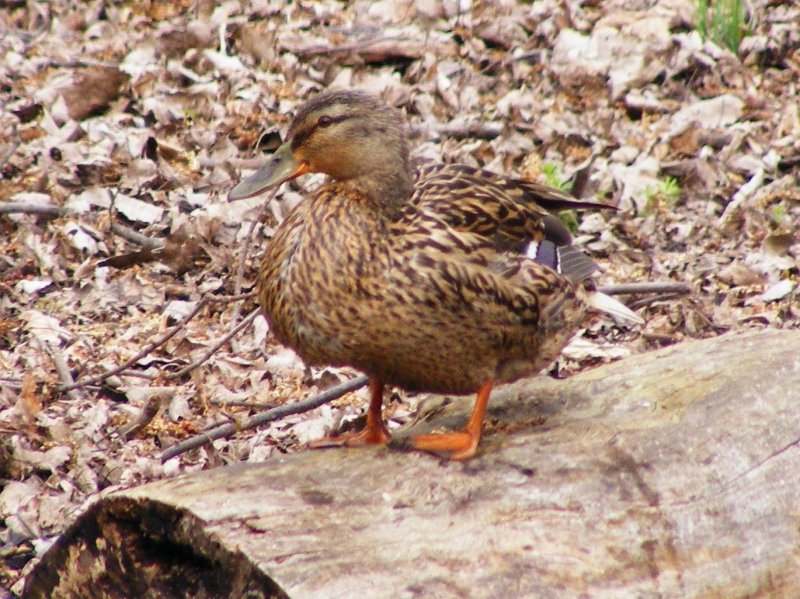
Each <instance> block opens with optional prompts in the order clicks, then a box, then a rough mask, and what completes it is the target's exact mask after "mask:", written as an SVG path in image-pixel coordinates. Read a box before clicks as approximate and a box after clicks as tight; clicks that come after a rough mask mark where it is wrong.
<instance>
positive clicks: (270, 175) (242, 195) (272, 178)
mask: <svg viewBox="0 0 800 599" xmlns="http://www.w3.org/2000/svg"><path fill="white" fill-rule="evenodd" d="M307 172H308V163H307V162H302V161H298V160H297V159H296V158H295V157H294V155H293V154H292V148H291V146H290V145H289V144H288V143H285V144H283V145H282V146H281V147H280V148H278V149H277V150H275V153H274V154H273V155H272V157H271V158H270V159H269V161H267V164H265V165H264V166H263V167H261V168H260V169H259V170H258V171H256V172H255V173H254V174H252V175H250V176H249V177H247V179H245V180H244V181H242V182H240V183H239V184H238V185H237V186H236V187H234V188H233V189H231V190H230V192H228V200H229V201H234V200H244V199H247V198H252V197H253V196H254V195H258V194H259V193H261V192H263V191H266V190H268V189H271V188H272V187H277V186H278V185H280V184H281V183H285V182H286V181H289V180H290V179H294V178H295V177H299V176H300V175H302V174H303V173H307Z"/></svg>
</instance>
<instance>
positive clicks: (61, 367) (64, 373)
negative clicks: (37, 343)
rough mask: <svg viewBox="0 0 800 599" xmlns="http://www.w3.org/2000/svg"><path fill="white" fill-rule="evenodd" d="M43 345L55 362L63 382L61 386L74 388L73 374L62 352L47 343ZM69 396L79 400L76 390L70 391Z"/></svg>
mask: <svg viewBox="0 0 800 599" xmlns="http://www.w3.org/2000/svg"><path fill="white" fill-rule="evenodd" d="M42 345H44V349H45V351H46V352H47V353H48V354H50V358H51V359H52V360H53V364H54V365H55V367H56V372H57V373H58V378H59V380H60V381H61V384H62V385H65V386H67V387H69V386H74V384H75V383H74V381H73V379H72V373H70V371H69V366H67V361H66V360H65V359H64V356H63V354H62V353H61V351H60V350H59V349H58V348H57V347H55V346H54V345H52V344H50V343H47V342H44V343H43V344H42ZM68 394H69V396H70V397H71V398H73V399H78V397H79V395H78V393H77V392H76V390H75V389H74V388H73V389H70V390H69V392H68Z"/></svg>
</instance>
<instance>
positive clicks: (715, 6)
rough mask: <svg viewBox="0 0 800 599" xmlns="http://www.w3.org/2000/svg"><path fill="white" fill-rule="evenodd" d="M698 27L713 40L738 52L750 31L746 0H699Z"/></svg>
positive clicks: (701, 33)
mask: <svg viewBox="0 0 800 599" xmlns="http://www.w3.org/2000/svg"><path fill="white" fill-rule="evenodd" d="M697 29H698V31H699V32H700V35H702V36H703V39H704V40H705V39H708V38H711V40H712V41H713V42H714V43H716V44H718V45H720V46H724V47H725V48H728V49H729V50H730V51H731V52H733V53H734V54H736V52H737V51H738V50H739V44H740V43H741V42H742V38H743V37H744V36H745V35H747V33H748V30H749V28H748V26H747V22H746V21H745V4H744V0H697Z"/></svg>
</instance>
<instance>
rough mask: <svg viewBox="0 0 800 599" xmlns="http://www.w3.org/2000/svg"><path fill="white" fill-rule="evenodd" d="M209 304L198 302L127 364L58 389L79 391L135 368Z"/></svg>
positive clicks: (206, 301) (206, 300) (205, 300)
mask: <svg viewBox="0 0 800 599" xmlns="http://www.w3.org/2000/svg"><path fill="white" fill-rule="evenodd" d="M207 303H208V299H207V298H206V297H204V298H203V299H201V300H200V301H199V302H197V305H196V306H195V307H194V308H193V309H192V311H191V312H189V313H188V314H187V315H186V316H184V317H183V318H182V319H181V320H180V322H178V324H176V325H175V326H174V327H172V329H170V330H169V331H167V332H166V333H164V334H163V335H162V336H161V337H159V338H157V339H156V340H155V341H151V342H150V343H148V344H147V345H146V346H145V347H144V348H143V349H141V350H140V351H139V353H137V354H136V355H135V356H133V357H132V358H131V359H129V360H126V361H125V362H123V363H122V364H120V365H119V366H117V367H115V368H112V369H111V370H106V371H105V372H101V373H100V374H96V375H94V376H90V377H88V378H84V379H81V380H79V381H76V382H74V383H72V384H71V385H65V386H60V387H58V390H59V391H61V392H62V393H64V392H67V391H71V390H72V389H79V388H81V387H85V386H86V385H92V384H94V383H99V382H100V381H104V380H105V379H107V378H108V377H110V376H114V375H115V374H119V373H120V372H122V371H123V370H125V369H126V368H129V367H130V366H133V365H134V364H136V363H137V362H138V361H139V360H141V359H142V358H144V357H145V356H146V355H147V354H149V353H150V352H151V351H153V350H154V349H156V348H157V347H159V346H161V345H164V344H165V343H166V342H167V341H169V340H170V339H172V337H174V336H175V335H176V334H177V333H178V331H180V330H181V328H182V327H183V326H185V325H186V323H188V322H189V321H190V320H191V319H192V318H194V317H195V316H196V315H197V313H198V312H200V310H202V309H203V307H204V306H205V305H206V304H207Z"/></svg>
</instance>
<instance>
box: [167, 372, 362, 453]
mask: <svg viewBox="0 0 800 599" xmlns="http://www.w3.org/2000/svg"><path fill="white" fill-rule="evenodd" d="M368 380H369V378H368V377H366V376H359V377H356V378H354V379H351V380H349V381H345V382H344V383H341V384H339V385H336V386H335V387H331V388H330V389H327V390H326V391H323V392H322V393H320V394H318V395H315V396H314V397H310V398H308V399H304V400H302V401H296V402H293V403H290V404H286V405H283V406H280V407H277V408H273V409H271V410H267V411H266V412H262V413H261V414H256V415H255V416H253V417H252V418H248V419H247V420H245V421H244V423H242V424H235V423H230V422H228V423H225V424H221V425H219V426H216V427H214V428H212V429H211V430H209V431H206V432H204V433H202V434H200V435H195V436H194V437H190V438H189V439H186V441H182V442H180V443H178V444H177V445H173V446H172V447H170V448H168V449H166V450H165V451H164V452H163V453H162V454H161V461H162V462H166V461H167V460H169V459H170V458H174V457H175V456H177V455H180V454H182V453H184V452H186V451H189V450H191V449H196V448H198V447H201V446H203V445H205V444H206V443H211V442H212V441H214V440H215V439H221V438H223V437H227V436H230V435H232V434H234V433H236V432H237V431H245V430H248V429H251V428H255V427H257V426H260V425H262V424H266V423H267V422H272V421H273V420H278V419H279V418H284V417H286V416H291V415H292V414H302V413H303V412H308V411H310V410H313V409H314V408H318V407H319V406H321V405H323V404H326V403H329V402H331V401H333V400H334V399H337V398H339V397H341V396H342V395H344V394H345V393H350V392H351V391H355V390H357V389H360V388H361V387H363V386H364V385H366V384H367V381H368Z"/></svg>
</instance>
